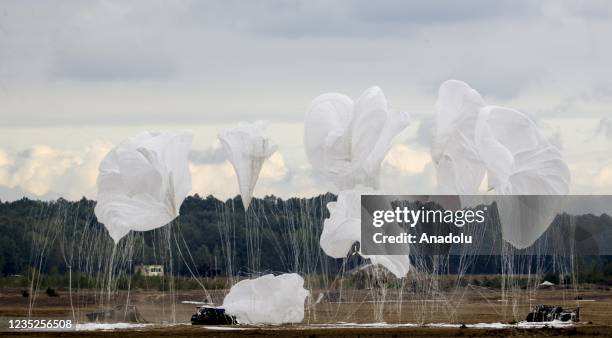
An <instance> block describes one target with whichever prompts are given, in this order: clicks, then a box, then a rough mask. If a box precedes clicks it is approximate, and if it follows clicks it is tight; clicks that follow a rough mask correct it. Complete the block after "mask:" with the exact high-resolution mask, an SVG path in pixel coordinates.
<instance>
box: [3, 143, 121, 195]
mask: <svg viewBox="0 0 612 338" xmlns="http://www.w3.org/2000/svg"><path fill="white" fill-rule="evenodd" d="M110 148H111V145H110V144H108V143H105V142H94V143H92V144H90V145H87V146H86V147H85V148H84V149H82V150H80V151H73V150H64V149H57V148H53V147H50V146H47V145H35V146H33V147H32V148H30V149H28V150H25V151H22V152H19V153H17V154H15V155H12V156H10V155H8V154H7V152H6V151H4V150H2V151H0V185H1V186H4V187H5V188H6V187H8V188H10V189H13V190H15V189H16V190H15V191H23V192H25V193H26V194H28V195H34V196H45V195H55V194H59V195H61V196H63V197H65V198H68V199H78V198H80V197H82V196H84V195H85V196H87V197H90V198H95V184H96V177H97V174H98V165H99V163H100V161H101V160H102V158H103V157H104V156H105V155H106V153H107V152H108V151H109V150H110Z"/></svg>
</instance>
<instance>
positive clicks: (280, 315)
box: [221, 273, 310, 324]
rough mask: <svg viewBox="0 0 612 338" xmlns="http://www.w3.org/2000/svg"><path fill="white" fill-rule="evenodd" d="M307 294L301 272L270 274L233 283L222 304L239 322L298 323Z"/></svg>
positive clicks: (302, 317)
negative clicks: (299, 273)
mask: <svg viewBox="0 0 612 338" xmlns="http://www.w3.org/2000/svg"><path fill="white" fill-rule="evenodd" d="M309 294H310V293H309V292H308V290H306V289H304V279H303V278H302V277H301V276H300V275H298V274H296V273H287V274H282V275H278V276H274V275H272V274H269V275H265V276H261V277H259V278H255V279H246V280H242V281H240V282H238V283H236V284H235V285H234V286H232V288H231V289H230V291H229V293H228V294H227V296H225V299H223V305H222V306H221V307H222V308H224V309H225V311H226V313H228V314H230V315H232V316H235V317H236V320H237V321H238V323H240V324H283V323H299V322H301V321H302V320H303V319H304V301H305V300H306V297H308V295H309Z"/></svg>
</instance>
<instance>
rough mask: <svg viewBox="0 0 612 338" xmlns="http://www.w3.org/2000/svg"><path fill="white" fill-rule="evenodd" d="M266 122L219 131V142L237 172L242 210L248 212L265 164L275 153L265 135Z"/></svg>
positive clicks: (245, 124)
mask: <svg viewBox="0 0 612 338" xmlns="http://www.w3.org/2000/svg"><path fill="white" fill-rule="evenodd" d="M266 127H267V122H264V121H257V122H255V123H246V122H242V123H240V124H239V125H238V126H237V127H234V128H231V129H224V130H221V131H220V132H219V140H220V141H221V144H222V145H223V149H224V150H225V153H226V155H227V158H228V159H229V161H230V163H231V164H232V166H233V167H234V171H236V176H237V177H238V186H239V188H240V196H242V204H243V205H244V209H245V210H246V209H248V208H249V205H250V204H251V198H252V197H253V191H254V190H255V184H256V183H257V179H258V178H259V172H260V171H261V167H262V166H263V164H264V161H265V160H266V159H267V158H268V157H270V156H271V155H272V154H273V153H274V152H275V151H276V145H274V144H273V143H272V141H271V140H270V139H269V138H268V137H267V136H266V134H265V129H266Z"/></svg>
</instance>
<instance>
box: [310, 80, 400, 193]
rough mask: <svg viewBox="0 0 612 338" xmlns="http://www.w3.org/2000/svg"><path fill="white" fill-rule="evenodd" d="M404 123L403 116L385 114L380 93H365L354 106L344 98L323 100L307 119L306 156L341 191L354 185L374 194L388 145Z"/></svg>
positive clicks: (373, 89)
mask: <svg viewBox="0 0 612 338" xmlns="http://www.w3.org/2000/svg"><path fill="white" fill-rule="evenodd" d="M408 122H409V117H408V114H407V113H398V112H393V111H391V110H390V109H389V105H388V103H387V99H386V98H385V96H384V94H383V92H382V90H381V89H380V88H378V87H371V88H368V89H367V90H366V91H365V92H364V93H363V94H362V95H361V96H360V97H359V98H358V99H357V101H355V102H353V100H351V99H350V98H348V97H347V96H345V95H342V94H337V93H329V94H323V95H320V96H318V97H317V98H315V99H314V100H313V101H312V104H311V106H310V109H309V111H308V113H307V114H306V121H305V126H304V145H305V147H306V155H307V156H308V160H309V161H310V163H311V165H312V166H313V168H314V170H315V171H317V172H318V173H320V174H322V175H323V176H325V177H327V178H328V179H329V180H330V181H332V182H333V183H334V184H335V185H336V186H337V187H338V188H339V189H340V190H344V189H350V188H353V187H354V186H355V185H357V184H361V185H364V186H369V187H373V188H377V187H378V183H379V182H378V181H379V171H380V165H381V163H382V161H383V160H384V158H385V156H386V154H387V152H388V151H389V148H390V147H391V141H392V140H393V138H394V137H395V136H396V135H397V134H398V133H399V132H401V131H402V130H403V129H404V128H405V127H406V126H407V125H408Z"/></svg>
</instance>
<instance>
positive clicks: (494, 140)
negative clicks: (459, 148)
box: [475, 106, 570, 249]
mask: <svg viewBox="0 0 612 338" xmlns="http://www.w3.org/2000/svg"><path fill="white" fill-rule="evenodd" d="M475 142H476V145H477V147H478V150H479V154H480V157H481V158H482V160H483V161H484V163H485V164H486V166H487V176H488V181H489V182H488V183H489V188H490V189H494V190H495V192H496V193H497V194H499V195H517V196H513V197H507V198H503V199H498V207H499V213H500V221H501V222H502V234H503V238H504V239H505V240H506V241H507V242H509V243H510V244H512V245H513V246H514V247H516V248H518V249H523V248H526V247H529V246H531V245H532V244H533V243H534V242H535V241H536V240H537V239H538V238H539V237H540V236H541V235H542V234H543V233H544V232H545V231H546V229H547V228H548V227H549V226H550V224H551V223H552V221H553V219H554V217H555V215H556V214H557V212H558V210H559V207H560V206H561V204H562V199H561V198H558V199H555V198H551V197H550V196H549V197H546V196H541V195H566V194H567V193H568V192H569V184H570V172H569V168H568V167H567V165H566V164H565V162H564V161H563V159H562V157H561V152H560V151H559V150H558V149H557V148H556V147H555V146H553V145H552V144H551V143H550V141H549V140H548V139H547V138H546V137H545V136H544V135H543V134H542V133H541V131H540V130H539V128H538V126H537V124H536V123H535V122H534V121H533V120H532V119H531V118H529V117H528V116H527V115H525V114H523V113H521V112H519V111H516V110H514V109H510V108H504V107H497V106H487V107H485V108H483V109H482V110H481V112H480V116H479V118H478V122H477V124H476V134H475ZM520 195H536V196H520ZM537 195H540V196H537Z"/></svg>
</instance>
